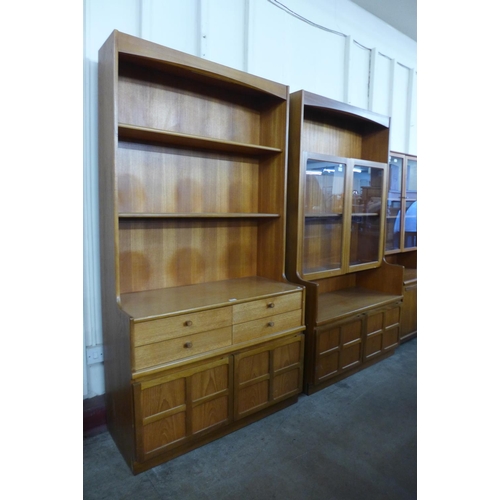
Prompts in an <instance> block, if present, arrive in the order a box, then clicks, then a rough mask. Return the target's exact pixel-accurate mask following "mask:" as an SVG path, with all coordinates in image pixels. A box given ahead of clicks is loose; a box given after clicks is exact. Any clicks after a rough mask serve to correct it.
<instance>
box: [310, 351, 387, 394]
mask: <svg viewBox="0 0 500 500" xmlns="http://www.w3.org/2000/svg"><path fill="white" fill-rule="evenodd" d="M394 352H395V349H391V350H390V351H387V352H385V353H384V354H381V355H380V356H378V357H377V358H374V359H371V360H370V361H365V362H364V363H363V364H362V365H357V366H356V367H355V368H352V369H350V370H348V371H344V372H343V373H341V374H340V375H336V376H335V377H331V378H329V379H325V380H324V381H322V382H319V383H317V384H304V393H305V394H307V395H308V396H311V395H312V394H314V393H316V392H318V391H321V390H322V389H326V388H327V387H330V386H331V385H333V384H336V383H337V382H340V381H341V380H344V379H346V378H347V377H351V376H352V375H354V374H355V373H358V372H360V371H361V370H365V369H366V368H369V367H370V366H373V365H375V364H376V363H379V362H380V361H383V360H384V359H387V358H388V357H390V356H392V355H393V354H394Z"/></svg>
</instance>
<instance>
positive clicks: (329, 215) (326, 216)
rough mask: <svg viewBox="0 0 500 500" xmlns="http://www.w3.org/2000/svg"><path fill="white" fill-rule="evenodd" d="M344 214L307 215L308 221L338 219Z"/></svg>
mask: <svg viewBox="0 0 500 500" xmlns="http://www.w3.org/2000/svg"><path fill="white" fill-rule="evenodd" d="M343 215H344V214H327V213H325V214H306V219H338V218H340V217H342V216H343Z"/></svg>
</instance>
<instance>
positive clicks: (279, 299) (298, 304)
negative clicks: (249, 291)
mask: <svg viewBox="0 0 500 500" xmlns="http://www.w3.org/2000/svg"><path fill="white" fill-rule="evenodd" d="M296 309H302V291H301V290H300V291H297V292H294V293H287V294H284V295H275V296H272V297H268V298H266V299H260V300H253V301H251V302H244V303H242V304H235V305H234V306H233V323H234V324H238V323H244V322H245V321H252V320H257V319H259V318H263V317H266V316H275V315H277V314H281V313H284V312H287V311H294V310H296Z"/></svg>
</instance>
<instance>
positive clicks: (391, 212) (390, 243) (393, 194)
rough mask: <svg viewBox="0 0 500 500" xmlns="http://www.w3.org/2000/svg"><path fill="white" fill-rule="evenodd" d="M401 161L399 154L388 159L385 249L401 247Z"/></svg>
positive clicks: (402, 159)
mask: <svg viewBox="0 0 500 500" xmlns="http://www.w3.org/2000/svg"><path fill="white" fill-rule="evenodd" d="M403 162H404V158H403V157H401V156H391V158H390V161H389V189H388V193H387V219H386V228H387V229H386V239H385V250H386V252H388V251H391V250H400V249H401V206H402V202H403V200H402V197H403Z"/></svg>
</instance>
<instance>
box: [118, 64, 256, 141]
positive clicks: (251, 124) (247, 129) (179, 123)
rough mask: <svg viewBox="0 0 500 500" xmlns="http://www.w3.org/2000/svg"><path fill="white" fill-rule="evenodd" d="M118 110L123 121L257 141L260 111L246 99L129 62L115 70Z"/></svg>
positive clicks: (243, 96) (226, 91)
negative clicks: (118, 70) (117, 76)
mask: <svg viewBox="0 0 500 500" xmlns="http://www.w3.org/2000/svg"><path fill="white" fill-rule="evenodd" d="M151 103H154V104H155V105H154V106H151ZM118 109H119V114H118V121H119V122H123V123H131V124H134V125H140V126H143V127H151V128H157V129H164V130H171V131H174V132H182V133H186V134H195V135H202V136H208V137H214V138H218V139H228V140H233V141H240V142H247V143H254V144H258V143H259V140H260V139H259V138H260V112H259V110H258V109H256V108H255V106H254V105H253V104H252V100H251V99H250V98H249V97H248V96H245V95H242V94H238V93H234V92H231V91H228V90H221V89H218V88H216V87H213V86H211V85H203V86H202V85H199V83H198V82H192V81H190V80H188V79H182V78H179V77H177V76H172V75H168V74H167V73H163V72H159V71H155V70H154V69H151V70H148V69H144V68H140V67H139V66H137V65H133V64H123V65H121V67H120V74H119V79H118Z"/></svg>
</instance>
